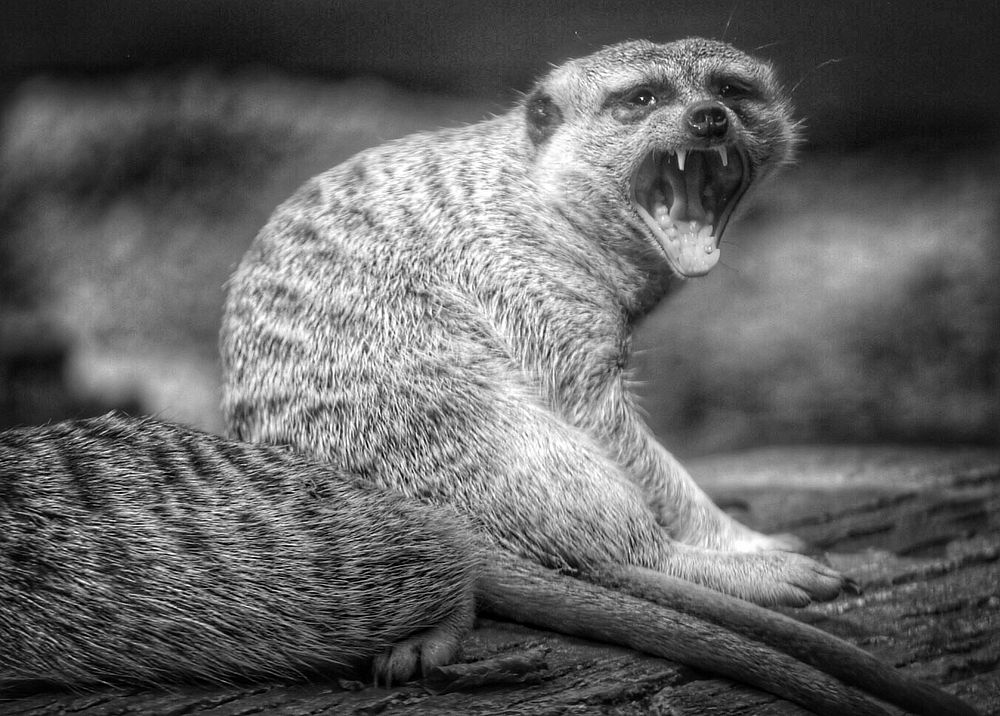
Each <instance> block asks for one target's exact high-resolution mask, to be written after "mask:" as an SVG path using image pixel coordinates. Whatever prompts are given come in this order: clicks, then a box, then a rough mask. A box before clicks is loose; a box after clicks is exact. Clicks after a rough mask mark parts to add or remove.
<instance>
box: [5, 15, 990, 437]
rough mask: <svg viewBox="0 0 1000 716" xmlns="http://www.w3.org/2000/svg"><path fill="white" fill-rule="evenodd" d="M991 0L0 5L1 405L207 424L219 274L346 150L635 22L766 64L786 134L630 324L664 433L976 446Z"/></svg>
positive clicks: (461, 108)
mask: <svg viewBox="0 0 1000 716" xmlns="http://www.w3.org/2000/svg"><path fill="white" fill-rule="evenodd" d="M998 30H1000V3H996V2H978V3H943V2H936V3H933V2H907V3H902V2H841V3H834V4H825V3H818V2H759V3H749V2H727V3H720V4H708V3H704V2H698V3H696V2H633V3H611V2H595V1H593V0H588V1H584V2H575V3H568V2H546V3H536V2H517V3H513V2H512V3H502V2H490V3H485V2H467V3H458V2H455V3H447V2H440V1H436V2H423V3H415V2H410V3H406V2H388V1H377V2H317V1H313V0H299V1H297V2H270V3H265V2H255V1H246V2H218V1H214V2H213V1H206V0H201V1H198V2H194V1H191V0H183V1H179V2H177V1H175V2H169V3H168V2H165V1H162V0H161V1H154V2H132V3H125V2H119V1H115V2H102V3H98V2H89V1H86V0H85V1H82V2H79V1H78V2H75V3H61V2H60V3H57V2H54V1H53V0H43V1H41V2H34V3H22V4H21V5H20V6H19V7H13V8H12V7H5V9H4V10H2V11H0V90H2V100H3V104H2V112H3V115H2V121H3V123H2V125H0V282H2V283H0V425H10V424H17V423H25V422H38V421H41V420H49V419H54V418H59V417H65V416H68V415H75V414H87V413H94V412H98V411H101V410H104V409H107V408H109V407H126V408H129V409H132V410H134V411H141V412H156V413H158V414H160V415H163V416H164V417H167V418H173V419H179V420H183V421H185V422H191V423H195V424H197V425H200V426H202V427H206V428H209V429H213V430H219V429H221V425H220V423H219V418H218V414H217V411H216V408H215V406H216V404H217V401H218V367H217V364H216V358H215V335H216V332H217V327H218V322H219V307H220V305H221V300H222V295H223V284H224V281H225V278H226V276H227V275H228V273H229V272H230V271H231V269H232V266H233V264H234V262H235V261H237V260H238V258H239V256H240V255H241V254H242V252H243V251H244V250H245V248H246V246H247V244H248V243H249V241H250V239H251V238H252V236H253V233H254V232H255V231H256V229H257V228H258V227H259V226H260V225H261V224H262V223H263V222H264V220H265V219H266V217H267V214H268V213H269V212H270V210H271V209H272V208H273V207H274V206H275V205H276V204H277V203H278V202H279V201H281V200H282V199H283V198H284V197H286V196H287V195H288V194H289V193H290V192H291V191H292V190H293V189H294V188H295V186H296V185H298V184H299V183H301V182H302V181H303V180H305V179H306V178H308V177H309V176H310V175H312V174H314V173H316V172H318V171H320V170H322V169H323V168H325V167H327V166H329V165H331V164H334V163H336V162H338V161H341V160H342V159H344V158H345V157H346V156H348V155H350V154H351V153H353V152H354V151H357V150H358V149H360V148H362V147H364V146H368V145H370V144H374V143H377V142H379V141H383V140H385V139H388V138H391V137H394V136H399V135H400V134H404V133H407V132H410V131H414V130H417V129H424V128H433V127H436V126H441V125H446V124H455V123H459V122H466V121H475V120H476V119H479V118H481V117H483V116H486V115H487V114H489V113H492V112H498V111H503V110H504V109H505V108H506V107H507V106H509V105H510V104H511V103H512V102H513V101H514V100H515V99H516V97H517V96H518V95H517V93H518V92H523V91H525V90H527V89H528V88H529V87H530V83H531V81H532V78H533V77H535V76H538V75H540V74H542V73H543V72H544V71H545V70H546V68H547V66H548V64H549V63H558V62H559V61H561V60H563V59H565V58H567V57H571V56H578V55H582V54H586V53H588V52H590V51H592V50H594V49H596V48H598V47H600V46H602V45H604V44H607V43H611V42H615V41H619V40H622V39H627V38H633V37H647V38H650V39H654V40H664V41H665V40H670V39H674V38H678V37H683V36H687V35H693V34H696V35H703V36H709V37H715V38H722V39H726V40H727V41H730V42H732V43H733V44H735V45H737V46H739V47H740V48H742V49H744V50H747V51H750V52H752V53H754V54H758V55H761V56H764V57H768V58H770V59H772V60H773V61H774V63H775V64H776V65H777V67H778V68H779V71H780V74H781V75H782V76H783V77H784V79H785V81H786V83H787V85H788V86H789V87H790V88H793V95H794V98H795V103H796V106H797V107H798V113H799V116H800V117H803V118H804V119H805V121H806V127H807V132H808V136H809V139H810V144H809V145H808V147H807V148H806V150H805V151H804V152H803V154H802V156H801V158H800V161H799V163H798V166H797V167H795V168H793V169H791V170H789V171H788V172H786V173H785V175H784V176H783V177H782V178H780V179H779V180H778V181H776V182H774V183H773V184H772V185H771V186H770V187H769V189H768V190H767V191H765V192H763V193H762V195H761V196H760V197H759V199H758V201H757V203H756V204H755V205H754V206H753V207H752V208H749V209H748V210H747V211H746V212H745V213H744V215H743V217H742V218H741V219H739V220H738V221H737V222H735V223H734V224H733V225H732V226H731V227H730V229H729V231H728V232H727V237H726V238H727V242H726V245H724V247H723V254H722V256H723V259H722V260H723V265H722V266H720V267H718V268H717V269H716V270H715V271H713V273H712V274H711V275H710V276H709V277H707V278H706V279H703V280H700V281H697V282H691V283H690V284H689V285H688V286H686V287H685V288H684V290H683V291H681V292H680V293H679V294H678V295H677V296H676V298H672V299H670V300H669V301H668V302H667V303H666V305H665V306H663V309H662V310H661V311H659V312H658V313H656V314H655V315H654V316H652V317H651V318H650V320H649V321H648V322H647V324H646V325H644V326H643V327H642V330H641V332H640V334H639V336H638V337H637V348H638V352H637V356H636V371H637V373H636V378H637V389H638V390H639V391H640V393H641V394H642V395H643V396H644V405H645V406H646V408H647V410H648V412H649V417H650V422H651V424H652V425H653V426H654V428H655V429H656V430H657V431H658V432H659V433H660V434H661V435H662V436H663V438H664V440H665V441H666V443H667V445H668V446H669V447H670V448H671V449H673V450H675V451H676V452H678V453H681V454H682V455H689V454H698V453H703V452H712V451H718V450H723V449H729V448H736V447H742V446H747V445H757V444H764V443H782V442H817V441H818V442H902V443H956V442H963V443H969V442H971V443H980V444H997V443H1000V288H998V286H1000V282H998V279H1000V268H998V267H1000V261H998V258H1000V248H998V227H1000V210H998V209H1000V196H998V194H1000V189H998V188H997V181H996V179H997V169H998V164H1000V152H998V145H997V139H998V137H997V129H998V122H997V111H998V106H997V105H998V104H1000V72H998V59H1000V58H998V54H1000V52H998V50H997V49H996V47H997V42H996V35H997V31H998Z"/></svg>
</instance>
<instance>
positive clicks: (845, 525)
mask: <svg viewBox="0 0 1000 716" xmlns="http://www.w3.org/2000/svg"><path fill="white" fill-rule="evenodd" d="M691 469H692V472H694V474H695V476H696V477H697V478H698V479H699V480H700V481H701V482H702V484H703V485H704V486H705V487H706V489H707V490H708V491H709V492H710V493H711V494H712V495H713V497H715V498H716V499H717V500H718V501H719V502H720V503H721V504H722V505H723V506H725V507H726V508H727V509H729V510H730V511H732V512H733V513H734V514H736V515H737V516H738V517H739V518H740V519H742V520H744V521H745V522H747V523H748V524H750V525H752V526H755V527H758V528H760V529H765V530H769V531H790V532H794V533H796V534H798V535H800V536H801V537H803V538H804V539H806V540H807V541H809V542H810V543H811V544H813V545H815V546H816V547H817V548H818V549H819V550H820V551H821V552H822V553H823V554H824V555H825V557H826V559H828V560H829V562H830V563H831V564H833V565H834V566H836V567H838V568H839V569H841V570H843V571H845V572H846V573H848V574H849V575H850V576H852V577H853V578H854V579H855V580H856V581H857V582H858V583H859V584H860V586H861V587H862V589H863V593H862V594H861V595H859V596H850V597H842V598H840V599H838V600H837V601H835V602H832V603H829V604H822V605H814V606H811V607H809V608H807V609H804V610H787V612H786V613H788V614H792V615H794V616H796V617H797V618H799V619H802V620H803V621H806V622H809V623H811V624H814V625H816V626H818V627H820V628H822V629H825V630H827V631H830V632H832V633H834V634H836V635H838V636H840V637H842V638H844V639H846V640H848V641H850V642H852V643H854V644H857V645H859V646H861V647H863V648H865V649H867V650H868V651H870V652H872V653H874V654H875V655H877V656H878V657H880V658H881V659H883V660H885V661H887V662H889V663H891V664H893V665H895V666H897V667H898V668H900V669H903V670H904V671H906V672H907V673H908V674H910V675H911V676H914V677H917V678H920V679H923V680H926V681H928V682H930V683H933V684H937V685H939V686H942V687H943V688H944V689H945V690H947V691H950V692H952V693H954V694H957V695H958V696H960V697H962V698H963V699H965V700H966V701H968V702H969V703H970V704H972V705H973V706H975V707H977V708H978V709H979V710H980V711H981V712H982V713H984V714H1000V451H996V450H987V449H961V448H948V449H931V448H902V447H863V448H856V447H795V448H770V449H762V450H755V451H747V452H741V453H735V454H732V455H725V456H718V457H714V458H710V459H703V460H700V461H696V462H694V463H693V464H692V465H691ZM0 648H2V647H0ZM66 712H69V713H74V714H79V715H80V716H97V715H99V714H150V713H156V714H200V713H205V714H211V715H212V716H228V715H230V714H232V715H233V716H235V715H237V714H249V713H268V714H303V713H330V714H358V715H361V714H375V713H381V712H390V713H393V714H407V713H414V714H415V713H455V714H459V713H461V714H473V715H474V714H483V715H486V714H496V713H504V714H544V713H565V712H572V713H602V714H623V715H624V714H638V713H662V714H667V713H670V714H703V713H717V714H751V713H771V714H801V713H804V712H803V711H802V709H800V708H799V707H797V706H794V705H792V704H789V703H787V702H784V701H781V700H779V699H777V698H776V697H774V696H770V695H768V694H764V693H761V692H759V691H756V690H754V689H751V688H749V687H746V686H743V685H740V684H734V683H732V682H730V681H728V680H726V679H721V678H716V677H713V676H711V675H709V674H705V673H700V672H698V671H695V670H693V669H689V668H686V667H683V666H679V665H677V664H673V663H671V662H669V661H666V660H664V659H658V658H653V657H648V656H645V655H643V654H639V653H635V652H631V651H629V650H627V649H622V648H618V647H613V646H608V645H603V644H597V643H592V642H588V641H584V640H580V639H574V638H569V637H563V636H561V635H557V634H550V633H546V632H541V631H538V630H534V629H529V628H526V627H522V626H519V625H513V624H503V623H499V622H495V621H490V620H487V619H481V620H480V621H479V622H478V624H477V628H476V630H475V631H474V632H473V634H472V635H471V636H470V638H469V640H468V643H467V644H466V648H465V657H464V660H463V663H460V664H458V665H456V666H455V667H449V668H448V669H444V670H442V671H441V672H440V673H435V674H433V675H432V676H431V677H430V678H428V679H426V680H423V681H419V682H413V683H410V684H405V685H402V686H399V687H396V688H392V689H385V688H374V687H371V686H366V685H364V684H360V683H357V682H347V681H343V680H341V681H337V682H331V683H324V684H296V685H259V686H247V687H241V688H228V689H209V688H178V689H176V690H171V691H170V692H162V691H161V692H149V691H108V692H102V693H96V694H73V693H66V692H62V693H58V692H46V693H36V694H31V695H27V696H23V697H21V698H17V699H10V700H5V701H2V702H0V713H3V714H20V715H25V716H27V715H29V714H31V715H41V714H54V713H66Z"/></svg>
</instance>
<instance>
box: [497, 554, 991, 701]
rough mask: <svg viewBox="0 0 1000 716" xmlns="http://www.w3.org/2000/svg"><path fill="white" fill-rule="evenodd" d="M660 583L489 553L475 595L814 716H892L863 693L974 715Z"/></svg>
mask: <svg viewBox="0 0 1000 716" xmlns="http://www.w3.org/2000/svg"><path fill="white" fill-rule="evenodd" d="M661 578H662V575H659V574H656V575H655V576H654V575H652V573H651V574H650V575H647V574H644V573H643V571H642V570H634V571H633V570H628V571H623V572H622V573H620V574H619V573H612V572H609V573H607V574H603V575H602V574H592V573H589V572H588V574H587V579H588V580H591V581H588V582H584V581H581V580H577V579H573V578H571V577H566V576H562V575H558V574H556V573H555V572H553V571H551V570H548V569H546V568H544V567H541V566H539V565H537V564H535V563H533V562H529V561H527V560H522V559H519V558H516V557H511V556H509V555H495V556H492V555H491V558H490V559H489V560H487V562H486V565H485V566H484V570H483V573H482V574H481V576H480V578H479V587H478V589H477V595H478V599H479V602H480V604H479V606H480V608H481V609H485V610H486V611H488V612H490V613H492V614H495V615H497V616H500V617H503V618H507V619H513V620H515V621H517V622H519V623H524V624H532V625H535V626H539V627H543V628H547V629H551V630H555V631H558V632H561V633H564V634H570V635H573V636H580V637H584V638H590V639H599V640H602V641H607V642H609V643H614V644H620V645H625V646H628V647H631V648H633V649H637V650H639V651H642V652H645V653H647V654H652V655H654V656H661V657H664V658H668V659H671V660H674V661H678V662H680V663H683V664H686V665H688V666H693V667H695V668H700V669H705V670H707V671H711V672H713V673H717V674H722V675H724V676H727V677H729V678H732V679H734V680H737V681H740V682H742V683H746V684H750V685H753V686H756V687H758V688H760V689H763V690H764V691H767V692H769V693H772V694H775V695H776V696H780V697H781V698H784V699H787V700H789V701H792V702H794V703H797V704H799V705H800V706H803V707H805V708H807V709H809V710H811V711H813V712H815V713H818V714H838V715H839V714H845V713H850V714H890V713H894V712H895V711H894V710H893V709H889V708H886V707H885V706H884V705H882V704H880V703H877V702H875V701H873V700H871V699H870V698H868V697H867V696H866V695H865V694H863V693H862V691H866V692H868V693H869V694H871V695H874V696H876V697H877V698H879V699H881V700H884V701H886V702H889V703H892V704H894V705H897V706H900V707H902V708H905V709H907V710H909V711H912V712H913V713H925V714H942V713H948V714H975V713H976V711H975V710H974V709H972V708H971V707H969V706H968V705H967V704H965V703H964V702H963V701H961V700H960V699H958V698H956V697H954V696H952V695H950V694H947V693H945V692H943V691H940V690H939V689H935V688H933V687H930V686H928V685H926V684H922V683H919V682H916V681H914V680H912V679H909V678H907V677H906V676H904V675H902V674H900V673H899V672H897V671H895V670H894V669H892V668H891V667H889V666H887V665H885V664H883V663H882V662H880V661H878V660H877V659H876V658H875V657H873V656H871V655H870V654H868V653H866V652H864V651H862V650H861V649H858V648H857V647H854V646H852V645H850V644H848V643H846V642H844V641H842V640H840V639H837V638H836V637H834V636H832V635H830V634H827V633H825V632H822V631H820V630H819V629H816V628H814V627H810V626H808V625H806V624H802V623H801V622H797V621H795V620H794V619H791V618H789V617H785V616H784V615H781V614H777V613H775V612H771V611H769V610H767V609H764V608H762V607H758V606H756V605H754V604H751V603H749V602H744V601H742V600H738V599H735V598H732V597H727V596H725V595H721V594H718V593H716V592H712V591H711V590H707V589H704V588H702V587H699V586H697V585H695V584H692V583H689V582H685V581H684V580H680V579H673V578H667V579H665V580H661ZM594 581H597V582H602V583H604V582H607V583H608V586H613V587H614V588H615V590H617V591H615V590H613V589H609V588H606V587H605V586H602V585H600V584H594V583H592V582H594ZM661 581H662V582H663V583H662V584H661ZM706 593H709V594H706ZM637 614H641V615H643V619H641V620H637V619H636V615H637ZM640 621H641V622H642V623H639V622H640Z"/></svg>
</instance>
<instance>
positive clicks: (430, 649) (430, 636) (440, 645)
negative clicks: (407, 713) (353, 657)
mask: <svg viewBox="0 0 1000 716" xmlns="http://www.w3.org/2000/svg"><path fill="white" fill-rule="evenodd" d="M460 650H461V647H460V644H459V637H458V635H456V633H455V630H454V629H452V628H447V627H441V628H438V629H430V630H428V631H425V632H421V633H420V634H417V635H416V636H413V637H410V638H409V639H405V640H403V641H400V642H397V643H395V644H393V645H392V646H390V647H389V648H388V649H386V650H385V651H384V652H382V653H381V654H379V655H378V656H376V657H375V659H374V661H373V662H372V675H373V676H374V678H375V686H378V685H379V684H382V685H383V686H385V687H387V688H389V687H392V685H393V684H401V683H404V682H406V681H409V680H410V679H412V678H413V677H414V676H416V675H417V672H418V670H419V672H420V674H421V675H424V676H426V675H427V672H428V671H429V670H430V669H432V668H433V667H435V666H445V665H446V664H450V663H452V662H453V661H455V659H456V658H457V657H458V654H459V652H460Z"/></svg>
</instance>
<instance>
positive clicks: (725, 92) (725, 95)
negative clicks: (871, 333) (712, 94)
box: [718, 80, 754, 99]
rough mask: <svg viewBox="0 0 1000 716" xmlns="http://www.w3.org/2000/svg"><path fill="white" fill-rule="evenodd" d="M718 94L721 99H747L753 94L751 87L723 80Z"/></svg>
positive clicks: (742, 83) (735, 81)
mask: <svg viewBox="0 0 1000 716" xmlns="http://www.w3.org/2000/svg"><path fill="white" fill-rule="evenodd" d="M718 92H719V96H720V97H722V99H748V98H750V97H752V96H753V94H754V91H753V88H752V87H750V86H749V85H747V84H746V83H744V82H740V81H739V80H723V81H722V82H720V83H719V90H718Z"/></svg>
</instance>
